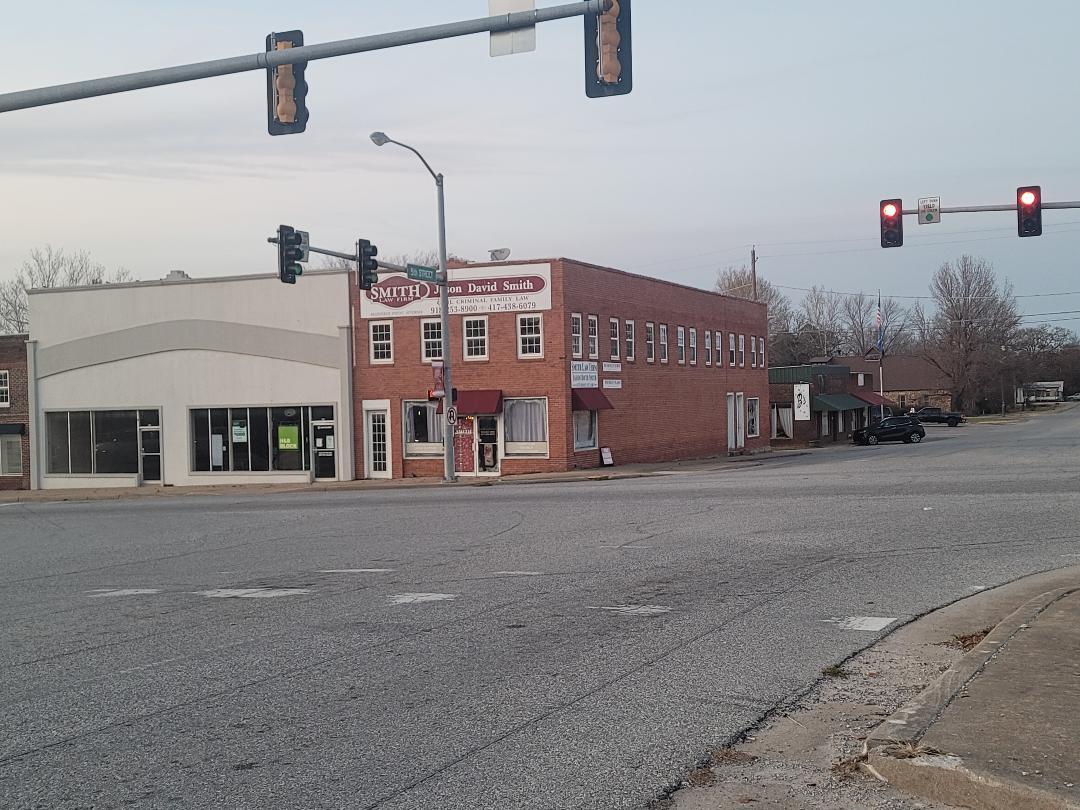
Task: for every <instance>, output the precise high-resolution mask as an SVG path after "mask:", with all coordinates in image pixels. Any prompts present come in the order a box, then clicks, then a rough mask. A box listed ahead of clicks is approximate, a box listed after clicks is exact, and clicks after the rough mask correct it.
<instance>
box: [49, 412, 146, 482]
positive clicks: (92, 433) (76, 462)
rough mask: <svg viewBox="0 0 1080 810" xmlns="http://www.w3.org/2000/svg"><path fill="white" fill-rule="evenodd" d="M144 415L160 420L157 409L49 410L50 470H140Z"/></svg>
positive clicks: (75, 472)
mask: <svg viewBox="0 0 1080 810" xmlns="http://www.w3.org/2000/svg"><path fill="white" fill-rule="evenodd" d="M140 415H143V416H144V422H146V423H147V424H157V423H158V422H157V417H158V412H157V411H156V410H144V411H135V410H124V411H51V412H49V413H46V414H45V434H46V442H47V446H48V457H47V459H46V470H47V472H48V474H49V475H135V474H137V473H138V472H139V417H140Z"/></svg>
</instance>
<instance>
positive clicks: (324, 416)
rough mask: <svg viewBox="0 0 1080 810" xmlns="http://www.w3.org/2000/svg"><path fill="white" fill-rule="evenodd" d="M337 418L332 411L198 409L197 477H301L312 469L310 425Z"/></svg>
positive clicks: (194, 425)
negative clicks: (214, 474)
mask: <svg viewBox="0 0 1080 810" xmlns="http://www.w3.org/2000/svg"><path fill="white" fill-rule="evenodd" d="M312 417H314V418H315V419H317V420H319V421H329V420H332V419H333V418H334V408H333V406H332V405H316V406H313V407H309V406H300V405H290V406H285V407H278V408H195V409H193V410H192V411H191V448H192V455H191V469H192V471H193V472H249V471H250V472H268V471H270V470H276V471H282V472H296V471H300V470H308V469H311V438H310V434H311V419H312Z"/></svg>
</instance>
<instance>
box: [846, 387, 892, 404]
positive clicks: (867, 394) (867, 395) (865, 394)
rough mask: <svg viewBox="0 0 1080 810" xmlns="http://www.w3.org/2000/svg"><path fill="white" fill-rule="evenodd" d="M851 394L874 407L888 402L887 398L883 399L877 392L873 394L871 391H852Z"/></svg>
mask: <svg viewBox="0 0 1080 810" xmlns="http://www.w3.org/2000/svg"><path fill="white" fill-rule="evenodd" d="M851 395H852V396H853V397H855V398H856V399H861V400H862V401H863V402H866V403H868V404H870V405H873V406H875V407H877V406H879V405H888V404H890V403H889V400H887V399H883V398H882V397H881V396H880V395H879V394H875V393H874V392H873V391H852V392H851Z"/></svg>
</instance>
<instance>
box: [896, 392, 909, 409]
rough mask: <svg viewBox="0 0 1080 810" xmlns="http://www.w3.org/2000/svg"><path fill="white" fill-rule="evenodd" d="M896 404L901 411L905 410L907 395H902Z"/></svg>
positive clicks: (897, 398) (898, 397)
mask: <svg viewBox="0 0 1080 810" xmlns="http://www.w3.org/2000/svg"><path fill="white" fill-rule="evenodd" d="M896 404H897V405H899V406H900V410H904V408H906V407H907V394H900V395H898V396H897V397H896Z"/></svg>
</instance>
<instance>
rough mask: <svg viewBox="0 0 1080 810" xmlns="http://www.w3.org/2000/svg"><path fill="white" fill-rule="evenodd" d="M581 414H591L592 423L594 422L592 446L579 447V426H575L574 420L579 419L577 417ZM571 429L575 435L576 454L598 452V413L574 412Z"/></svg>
mask: <svg viewBox="0 0 1080 810" xmlns="http://www.w3.org/2000/svg"><path fill="white" fill-rule="evenodd" d="M579 413H587V414H589V418H590V421H591V422H592V435H593V443H592V444H590V445H579V444H578V441H577V425H576V424H574V422H573V420H576V419H577V415H578V414H579ZM570 428H571V432H572V433H573V438H574V452H575V453H582V452H586V451H588V450H596V449H597V448H598V447H599V446H600V419H599V415H598V413H597V412H596V411H574V412H573V416H572V417H571V423H570Z"/></svg>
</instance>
